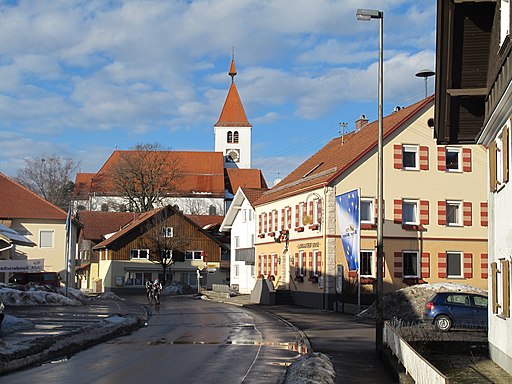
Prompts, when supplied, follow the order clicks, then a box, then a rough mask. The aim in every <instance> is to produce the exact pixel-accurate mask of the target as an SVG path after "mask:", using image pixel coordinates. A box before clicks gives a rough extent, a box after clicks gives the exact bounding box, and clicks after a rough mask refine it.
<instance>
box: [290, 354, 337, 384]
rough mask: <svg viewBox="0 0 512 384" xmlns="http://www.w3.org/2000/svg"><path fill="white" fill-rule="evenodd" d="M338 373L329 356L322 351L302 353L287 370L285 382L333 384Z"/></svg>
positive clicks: (294, 383) (292, 383)
mask: <svg viewBox="0 0 512 384" xmlns="http://www.w3.org/2000/svg"><path fill="white" fill-rule="evenodd" d="M335 378H336V373H335V371H334V367H333V365H332V363H331V361H330V360H329V358H328V357H327V356H326V355H324V354H322V353H313V354H310V355H302V356H301V357H299V358H298V359H296V360H295V361H294V362H293V363H292V364H291V365H290V366H289V367H288V369H287V370H286V376H285V378H284V381H283V384H301V383H303V384H333V383H334V382H335Z"/></svg>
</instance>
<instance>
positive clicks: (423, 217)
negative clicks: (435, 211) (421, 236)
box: [420, 200, 429, 225]
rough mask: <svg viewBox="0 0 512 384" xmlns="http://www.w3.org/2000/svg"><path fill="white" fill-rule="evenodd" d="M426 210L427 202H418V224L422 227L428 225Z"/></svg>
mask: <svg viewBox="0 0 512 384" xmlns="http://www.w3.org/2000/svg"><path fill="white" fill-rule="evenodd" d="M428 210H429V209H428V200H420V224H422V225H428V223H429V217H428V216H429V215H428V213H429V212H428Z"/></svg>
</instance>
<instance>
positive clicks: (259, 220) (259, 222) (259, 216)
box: [258, 215, 261, 235]
mask: <svg viewBox="0 0 512 384" xmlns="http://www.w3.org/2000/svg"><path fill="white" fill-rule="evenodd" d="M258 233H259V234H260V235H261V215H258Z"/></svg>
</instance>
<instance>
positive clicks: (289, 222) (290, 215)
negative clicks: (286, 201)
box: [286, 207, 292, 229]
mask: <svg viewBox="0 0 512 384" xmlns="http://www.w3.org/2000/svg"><path fill="white" fill-rule="evenodd" d="M286 215H287V216H288V229H290V228H291V227H292V208H291V207H287V208H286Z"/></svg>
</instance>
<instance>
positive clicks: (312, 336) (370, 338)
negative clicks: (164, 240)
mask: <svg viewBox="0 0 512 384" xmlns="http://www.w3.org/2000/svg"><path fill="white" fill-rule="evenodd" d="M208 297H209V298H210V299H211V300H215V301H220V302H224V303H229V304H235V305H241V306H244V307H247V308H251V309H254V310H258V311H265V312H268V313H271V314H274V315H276V316H279V317H281V318H283V319H285V320H286V321H289V322H290V323H292V324H293V325H294V326H296V327H297V328H299V329H300V330H301V331H302V332H304V333H305V334H306V336H307V337H308V339H309V342H310V344H311V347H312V348H313V352H321V353H323V354H325V355H327V356H328V357H329V359H330V360H331V362H332V363H333V365H334V368H335V370H336V382H337V383H342V382H343V383H344V384H351V383H364V384H366V383H368V384H381V383H382V384H391V383H396V382H397V380H396V379H395V378H393V375H392V374H391V370H390V369H389V368H388V367H387V366H386V364H385V363H384V360H383V359H381V358H379V357H378V356H377V354H376V351H375V323H374V322H371V321H365V320H361V319H356V318H354V316H351V315H346V314H341V313H336V312H332V311H324V310H320V309H314V308H305V307H299V306H292V305H275V306H266V305H258V304H250V303H249V299H250V297H249V295H240V296H234V297H230V298H225V297H220V296H215V295H210V294H208Z"/></svg>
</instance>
